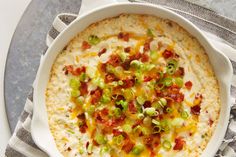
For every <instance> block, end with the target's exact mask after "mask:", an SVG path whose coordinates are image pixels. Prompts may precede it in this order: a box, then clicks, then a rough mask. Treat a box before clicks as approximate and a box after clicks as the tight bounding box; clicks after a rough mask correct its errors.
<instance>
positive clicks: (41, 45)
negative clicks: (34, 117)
mask: <svg viewBox="0 0 236 157" xmlns="http://www.w3.org/2000/svg"><path fill="white" fill-rule="evenodd" d="M80 3H81V0H32V2H31V3H30V5H29V6H28V8H27V9H26V11H25V13H24V15H23V16H22V18H21V20H20V22H19V24H18V26H17V29H16V31H15V33H14V36H13V38H12V41H11V45H10V49H9V53H8V57H7V62H6V69H5V82H4V90H5V104H6V111H7V116H8V120H9V123H10V129H11V131H13V130H14V128H15V126H16V123H17V120H18V117H19V115H20V113H21V112H22V110H23V107H24V104H25V100H26V97H27V94H28V93H29V91H30V89H31V85H32V83H33V80H34V79H35V75H36V71H37V69H38V66H39V60H40V55H41V54H42V53H43V52H44V51H45V50H46V44H45V39H46V34H47V32H48V31H49V29H50V27H51V24H52V22H53V19H54V18H55V17H56V15H57V14H58V13H62V12H69V13H76V14H77V13H78V12H79V8H80Z"/></svg>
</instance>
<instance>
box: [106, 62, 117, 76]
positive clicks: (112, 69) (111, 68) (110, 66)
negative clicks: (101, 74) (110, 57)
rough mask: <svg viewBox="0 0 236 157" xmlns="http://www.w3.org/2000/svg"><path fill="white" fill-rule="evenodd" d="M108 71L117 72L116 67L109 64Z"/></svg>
mask: <svg viewBox="0 0 236 157" xmlns="http://www.w3.org/2000/svg"><path fill="white" fill-rule="evenodd" d="M106 71H107V72H109V73H112V74H113V73H115V68H114V67H113V66H112V65H110V64H107V65H106Z"/></svg>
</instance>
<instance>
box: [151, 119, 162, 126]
mask: <svg viewBox="0 0 236 157" xmlns="http://www.w3.org/2000/svg"><path fill="white" fill-rule="evenodd" d="M152 123H153V124H155V125H160V124H161V123H160V122H159V121H157V120H155V119H152Z"/></svg>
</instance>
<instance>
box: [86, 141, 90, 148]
mask: <svg viewBox="0 0 236 157" xmlns="http://www.w3.org/2000/svg"><path fill="white" fill-rule="evenodd" d="M88 146H89V141H88V142H86V145H85V148H86V149H88Z"/></svg>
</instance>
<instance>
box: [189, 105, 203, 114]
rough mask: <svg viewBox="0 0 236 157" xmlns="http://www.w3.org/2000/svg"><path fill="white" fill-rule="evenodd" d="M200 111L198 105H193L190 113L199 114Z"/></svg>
mask: <svg viewBox="0 0 236 157" xmlns="http://www.w3.org/2000/svg"><path fill="white" fill-rule="evenodd" d="M200 111H201V107H200V105H195V106H193V107H191V113H192V114H194V115H199V114H200Z"/></svg>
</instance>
